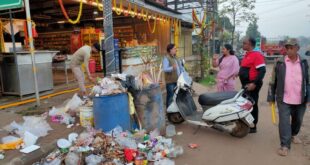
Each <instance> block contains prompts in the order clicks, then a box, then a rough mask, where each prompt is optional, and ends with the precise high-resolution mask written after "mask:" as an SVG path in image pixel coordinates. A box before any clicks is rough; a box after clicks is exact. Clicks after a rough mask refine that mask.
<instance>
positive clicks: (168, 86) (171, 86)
mask: <svg viewBox="0 0 310 165" xmlns="http://www.w3.org/2000/svg"><path fill="white" fill-rule="evenodd" d="M176 86H177V83H168V84H166V91H167V99H166V108H168V106H169V105H170V104H171V103H172V99H173V94H174V88H175V87H176Z"/></svg>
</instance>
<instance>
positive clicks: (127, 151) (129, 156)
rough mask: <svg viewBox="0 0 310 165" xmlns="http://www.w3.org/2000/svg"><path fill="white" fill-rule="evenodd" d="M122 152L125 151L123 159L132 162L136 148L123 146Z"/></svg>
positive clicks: (135, 154)
mask: <svg viewBox="0 0 310 165" xmlns="http://www.w3.org/2000/svg"><path fill="white" fill-rule="evenodd" d="M124 153H125V159H126V161H127V162H132V161H133V160H134V158H135V157H136V156H137V150H134V149H130V148H125V149H124Z"/></svg>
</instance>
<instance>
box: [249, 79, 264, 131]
mask: <svg viewBox="0 0 310 165" xmlns="http://www.w3.org/2000/svg"><path fill="white" fill-rule="evenodd" d="M262 86H263V84H258V85H256V88H255V89H254V90H253V91H246V94H248V95H249V96H251V97H252V98H253V100H254V101H255V104H254V105H253V111H252V112H251V114H252V116H253V118H254V125H255V128H256V124H257V123H258V99H259V91H260V89H261V88H262Z"/></svg>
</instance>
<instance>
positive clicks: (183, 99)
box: [167, 72, 254, 138]
mask: <svg viewBox="0 0 310 165" xmlns="http://www.w3.org/2000/svg"><path fill="white" fill-rule="evenodd" d="M192 84H193V81H192V78H191V77H190V76H189V75H188V73H187V72H182V73H181V75H180V76H179V78H178V81H177V87H176V88H175V91H174V96H173V102H172V103H171V104H170V105H169V107H168V109H167V117H168V120H169V121H170V122H172V123H174V124H179V123H182V122H184V121H187V122H188V123H191V124H194V125H197V126H199V128H200V127H201V126H203V127H210V128H214V129H216V130H220V131H224V132H228V133H230V134H231V135H232V136H234V137H239V138H242V137H245V136H246V135H247V134H248V133H249V131H250V128H251V127H254V124H253V121H254V118H253V116H252V115H251V111H252V110H253V105H254V100H253V99H252V98H251V97H249V96H248V95H246V94H245V90H246V89H241V90H240V91H239V92H216V93H205V94H202V95H200V96H199V99H198V102H199V104H200V105H201V106H202V111H198V110H197V107H196V105H195V102H194V100H193V96H192V94H193V90H192Z"/></svg>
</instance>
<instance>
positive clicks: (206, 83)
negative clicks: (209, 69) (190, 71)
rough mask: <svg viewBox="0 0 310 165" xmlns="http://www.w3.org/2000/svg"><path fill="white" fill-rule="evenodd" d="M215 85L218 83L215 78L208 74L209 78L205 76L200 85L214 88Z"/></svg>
mask: <svg viewBox="0 0 310 165" xmlns="http://www.w3.org/2000/svg"><path fill="white" fill-rule="evenodd" d="M215 83H216V81H215V76H214V75H210V74H208V75H207V76H205V78H204V79H202V80H200V81H199V84H201V85H204V86H213V85H215Z"/></svg>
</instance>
